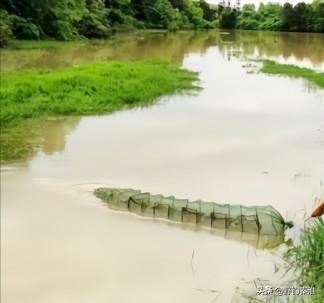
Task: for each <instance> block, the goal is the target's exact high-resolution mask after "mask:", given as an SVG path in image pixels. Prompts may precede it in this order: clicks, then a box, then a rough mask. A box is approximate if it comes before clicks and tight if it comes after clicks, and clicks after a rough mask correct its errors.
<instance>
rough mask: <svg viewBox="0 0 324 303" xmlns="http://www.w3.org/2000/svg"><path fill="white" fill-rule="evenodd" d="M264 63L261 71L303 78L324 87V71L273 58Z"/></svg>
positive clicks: (263, 61)
mask: <svg viewBox="0 0 324 303" xmlns="http://www.w3.org/2000/svg"><path fill="white" fill-rule="evenodd" d="M262 64H263V66H262V68H261V72H263V73H266V74H275V75H284V76H288V77H293V78H303V79H306V80H308V81H310V82H311V83H313V84H315V85H317V86H319V87H321V88H324V73H320V72H316V71H314V70H312V69H309V68H302V67H298V66H295V65H291V64H280V63H276V62H274V61H271V60H262Z"/></svg>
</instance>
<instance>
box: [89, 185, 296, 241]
mask: <svg viewBox="0 0 324 303" xmlns="http://www.w3.org/2000/svg"><path fill="white" fill-rule="evenodd" d="M95 195H96V196H97V197H98V198H100V199H102V200H103V201H104V202H106V203H107V204H108V206H109V207H110V208H111V209H115V210H119V211H130V212H132V213H136V214H138V215H141V216H147V217H154V218H160V219H167V220H170V221H174V222H182V223H186V224H194V225H196V226H200V227H203V228H212V229H225V230H228V231H237V232H244V233H252V234H259V235H271V236H278V235H280V234H283V233H284V231H285V229H286V228H287V227H291V226H292V223H290V222H285V220H284V219H283V217H282V216H281V214H280V213H279V212H278V211H277V210H276V209H274V208H273V207H272V206H270V205H267V206H250V207H247V206H242V205H230V204H218V203H215V202H205V201H201V200H197V201H192V202H190V201H189V200H187V199H176V198H175V197H173V196H170V197H164V196H162V195H152V194H150V193H142V192H141V191H140V190H134V189H115V188H98V189H96V190H95Z"/></svg>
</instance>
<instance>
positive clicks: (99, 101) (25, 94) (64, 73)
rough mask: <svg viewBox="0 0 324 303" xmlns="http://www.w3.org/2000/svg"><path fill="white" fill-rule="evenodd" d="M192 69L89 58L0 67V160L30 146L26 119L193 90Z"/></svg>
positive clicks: (141, 102)
mask: <svg viewBox="0 0 324 303" xmlns="http://www.w3.org/2000/svg"><path fill="white" fill-rule="evenodd" d="M197 79H198V76H197V74H196V73H194V72H191V71H188V70H185V69H181V68H179V67H178V66H176V65H174V64H172V63H169V62H166V61H161V60H138V61H110V62H93V63H88V64H84V65H80V66H75V67H68V68H61V69H55V70H23V71H13V72H3V73H2V83H1V90H2V91H1V97H0V99H1V115H0V120H1V137H2V140H1V160H9V159H18V158H21V157H22V156H26V155H29V154H30V153H31V150H33V147H32V145H33V144H32V143H30V139H28V138H30V131H29V129H30V128H29V127H25V126H24V123H26V121H27V120H33V119H39V118H40V119H42V118H44V117H45V118H46V117H57V116H80V115H93V114H104V113H111V112H114V111H116V110H120V109H124V108H130V107H135V106H145V105H149V104H151V103H153V102H154V101H155V100H156V99H157V98H158V97H161V96H163V95H168V94H173V93H177V92H182V91H184V90H195V89H198V87H197V86H196V85H195V84H194V81H196V80H197Z"/></svg>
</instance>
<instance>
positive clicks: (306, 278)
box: [286, 219, 324, 303]
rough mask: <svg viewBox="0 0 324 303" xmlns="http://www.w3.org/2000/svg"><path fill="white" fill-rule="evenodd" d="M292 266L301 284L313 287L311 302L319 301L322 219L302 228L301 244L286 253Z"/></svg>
mask: <svg viewBox="0 0 324 303" xmlns="http://www.w3.org/2000/svg"><path fill="white" fill-rule="evenodd" d="M286 257H287V259H288V261H289V262H290V263H291V265H292V267H293V268H295V269H296V270H297V271H298V273H299V275H300V276H299V282H300V285H301V286H312V287H315V295H314V296H312V297H311V300H310V301H311V302H313V303H321V302H323V298H324V221H323V220H320V219H319V220H318V222H317V223H316V224H315V225H314V226H313V227H310V228H307V229H305V230H304V232H303V234H302V237H301V244H300V245H299V246H296V247H294V248H291V249H289V251H288V252H287V254H286Z"/></svg>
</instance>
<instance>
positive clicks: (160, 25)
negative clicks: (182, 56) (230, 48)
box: [0, 0, 215, 44]
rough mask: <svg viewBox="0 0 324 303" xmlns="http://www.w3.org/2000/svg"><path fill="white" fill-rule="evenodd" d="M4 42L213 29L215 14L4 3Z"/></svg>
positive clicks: (62, 1) (100, 4)
mask: <svg viewBox="0 0 324 303" xmlns="http://www.w3.org/2000/svg"><path fill="white" fill-rule="evenodd" d="M0 18H1V21H0V22H1V23H0V26H1V41H2V44H4V43H5V42H6V39H7V38H9V37H10V36H11V37H14V38H17V39H44V38H54V39H59V40H72V39H76V38H80V37H86V38H105V37H108V36H109V35H110V34H111V33H112V32H113V31H114V30H116V29H119V30H122V29H129V28H155V29H168V30H171V31H175V30H179V29H200V28H212V27H214V26H215V25H214V24H213V22H212V21H213V20H214V19H215V18H214V14H213V10H212V9H211V8H210V6H209V5H208V4H207V3H206V2H205V1H204V0H200V1H193V0H42V1H39V0H2V1H1V4H0Z"/></svg>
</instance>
